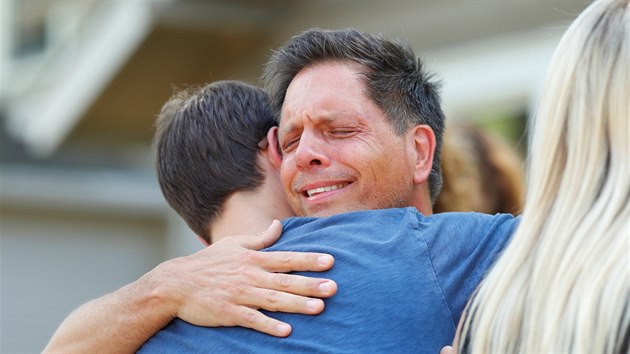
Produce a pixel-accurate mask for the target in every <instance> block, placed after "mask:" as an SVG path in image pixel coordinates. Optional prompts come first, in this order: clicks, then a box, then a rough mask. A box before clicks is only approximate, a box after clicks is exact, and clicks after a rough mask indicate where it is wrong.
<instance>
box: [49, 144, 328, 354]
mask: <svg viewBox="0 0 630 354" xmlns="http://www.w3.org/2000/svg"><path fill="white" fill-rule="evenodd" d="M260 154H261V156H260V158H259V165H260V167H261V168H262V169H263V171H264V172H265V176H267V178H266V179H265V183H264V184H263V185H262V186H261V187H260V188H258V189H257V190H256V192H240V193H235V195H233V196H231V197H230V198H229V199H228V201H227V202H226V205H225V210H224V212H223V213H222V216H221V218H220V219H221V222H217V223H214V224H212V226H211V227H212V236H213V243H212V245H210V246H209V247H207V248H204V249H203V250H201V251H199V252H197V253H194V254H192V255H189V256H186V257H180V258H175V259H172V260H169V261H167V262H164V263H162V264H160V265H158V266H157V267H155V268H154V269H153V270H151V271H149V272H148V273H147V274H145V275H143V276H142V277H141V278H140V279H138V280H136V281H134V282H133V283H130V284H128V285H126V286H124V287H122V288H121V289H119V290H117V291H115V292H113V293H110V294H107V295H105V296H102V297H100V298H98V299H95V300H92V301H90V302H88V303H86V304H84V305H82V306H80V307H79V308H77V309H76V310H74V311H73V312H72V313H71V314H70V315H69V316H68V317H67V318H66V319H65V320H64V321H63V323H62V324H61V325H60V326H59V328H58V329H57V331H56V332H55V334H54V336H53V337H52V338H51V340H50V342H49V343H48V345H47V346H46V348H45V349H44V350H43V352H44V353H132V352H135V351H136V350H137V349H138V348H139V347H140V346H141V345H142V343H144V342H145V341H146V340H147V339H149V338H150V337H151V336H152V335H153V334H155V333H156V332H157V331H159V330H160V329H161V328H162V327H164V326H165V325H166V324H168V322H169V321H170V320H172V319H173V318H175V317H179V318H181V319H183V320H185V321H187V322H190V323H193V324H196V325H199V326H242V327H249V328H252V329H255V330H257V331H260V332H263V333H267V334H270V335H274V336H278V337H285V336H288V335H289V334H290V333H291V326H290V324H287V323H283V322H281V321H278V320H276V319H274V318H272V317H268V316H266V315H264V314H263V313H262V312H260V311H259V310H258V309H266V310H270V311H282V312H294V313H302V314H308V315H314V314H318V313H320V312H321V311H322V310H323V309H324V302H323V301H322V300H321V299H319V297H322V298H325V297H329V296H332V295H334V294H335V292H336V291H337V284H336V283H335V282H334V281H330V280H328V279H318V278H310V277H303V276H298V275H294V274H285V273H290V272H293V271H299V270H304V271H324V270H327V269H330V268H331V267H332V265H333V263H334V259H333V258H332V256H330V255H325V254H318V253H297V252H258V251H257V250H260V249H262V248H264V247H268V246H270V245H272V244H273V243H275V241H276V240H277V239H278V237H279V236H280V232H281V225H280V223H278V222H277V221H275V222H272V221H273V220H274V219H276V218H280V217H283V216H284V214H286V213H287V210H285V207H284V206H285V203H286V202H285V200H284V198H282V197H281V196H282V189H281V188H280V187H279V184H280V183H279V178H278V170H277V168H276V167H274V165H275V164H277V163H274V164H272V163H270V161H269V157H268V155H269V154H268V153H267V149H264V150H261V151H260ZM243 215H249V218H248V219H247V222H243V218H242V216H243ZM270 224H271V226H270V227H268V228H267V229H266V230H265V231H263V232H259V233H254V232H255V230H261V229H264V228H265V227H267V226H268V225H270ZM235 233H236V234H243V235H245V236H228V235H233V234H235Z"/></svg>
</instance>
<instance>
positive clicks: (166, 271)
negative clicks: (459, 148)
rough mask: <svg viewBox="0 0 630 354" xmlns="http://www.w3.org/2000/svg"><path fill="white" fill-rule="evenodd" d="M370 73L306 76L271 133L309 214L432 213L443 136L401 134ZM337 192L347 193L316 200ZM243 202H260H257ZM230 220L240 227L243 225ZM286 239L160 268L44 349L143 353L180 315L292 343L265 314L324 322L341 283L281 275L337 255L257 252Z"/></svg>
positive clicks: (344, 70) (266, 239) (328, 66)
mask: <svg viewBox="0 0 630 354" xmlns="http://www.w3.org/2000/svg"><path fill="white" fill-rule="evenodd" d="M360 68H361V67H360V66H358V64H352V63H348V62H343V63H340V62H332V61H329V62H324V63H319V64H316V65H312V66H309V67H307V68H306V69H304V70H302V71H301V72H300V73H298V75H297V76H296V77H295V78H294V80H293V81H292V83H291V85H290V86H289V89H288V91H287V96H286V98H285V105H284V106H283V109H282V113H281V122H280V127H279V129H276V128H274V129H272V130H271V131H270V132H269V134H268V139H269V148H268V149H265V151H266V150H269V155H268V156H267V158H268V161H269V162H270V164H271V166H273V167H274V168H275V169H278V168H280V171H281V172H280V178H281V182H282V186H283V188H284V190H285V192H286V194H287V199H288V201H289V204H290V206H291V207H292V209H293V211H294V212H296V214H298V215H309V216H328V215H333V214H337V213H342V212H348V211H354V210H365V209H376V208H390V207H405V206H414V207H416V208H417V209H418V210H419V211H420V212H422V213H424V214H425V215H430V214H431V213H432V208H431V200H430V195H429V188H428V181H427V180H428V176H429V173H430V171H431V166H432V162H433V153H434V151H435V136H434V134H433V131H432V130H431V129H430V128H429V127H428V126H424V125H417V126H414V127H411V128H410V129H409V130H408V131H407V132H405V133H404V134H402V135H400V136H398V135H396V134H395V133H394V132H393V130H392V128H391V126H390V125H389V123H388V122H387V120H386V116H385V114H384V113H383V112H382V111H381V110H380V109H379V108H378V107H377V106H376V105H375V104H374V103H373V102H372V101H371V100H370V99H369V98H368V97H367V96H366V95H365V93H364V92H365V90H364V88H365V86H364V84H363V82H362V81H360V79H359V76H358V75H357V74H358V72H359V69H360ZM278 146H280V148H281V150H282V151H278V149H277V147H278ZM266 173H269V171H266ZM273 178H277V177H273ZM331 186H335V187H340V188H338V189H336V190H328V191H324V192H323V193H317V194H315V195H311V196H307V195H306V194H305V193H306V192H307V191H308V190H314V189H317V188H326V187H331ZM272 194H273V193H272ZM264 200H266V201H270V200H272V199H270V198H264ZM237 204H239V205H244V206H249V207H252V206H257V203H252V202H251V201H248V202H246V203H237ZM261 205H262V204H261ZM258 209H260V210H269V209H270V208H269V207H268V206H264V207H260V208H258ZM253 214H255V213H254V212H251V213H243V212H239V213H238V215H250V216H251V215H253ZM238 220H240V219H238ZM230 224H231V225H232V228H233V227H234V225H239V224H241V223H239V222H237V223H232V222H231V223H230ZM267 225H268V223H267ZM279 233H280V230H279V227H278V226H275V228H274V226H272V227H271V230H267V231H266V232H265V233H262V234H261V235H262V240H263V241H261V240H260V239H261V236H260V235H259V236H258V238H256V236H251V234H250V236H246V237H245V238H239V239H237V240H238V241H235V240H233V239H230V238H227V239H226V241H223V240H221V241H219V242H217V243H215V244H213V245H212V246H210V247H208V248H206V249H204V250H203V251H200V252H198V253H196V254H194V255H191V256H188V257H183V258H180V259H177V260H173V261H169V262H166V263H164V264H162V265H160V266H158V267H156V268H155V269H154V270H153V271H151V272H149V273H148V274H147V275H145V276H143V277H142V278H140V279H139V280H138V281H136V282H134V283H132V284H130V285H128V286H126V287H124V288H123V289H120V290H119V291H117V292H115V293H112V294H109V295H106V296H104V297H103V298H100V299H97V300H95V301H94V302H91V303H88V304H86V305H84V306H82V307H81V308H79V309H78V310H77V311H75V312H74V313H73V314H71V315H70V316H69V317H68V319H66V321H64V323H63V324H62V325H61V326H60V328H59V329H58V331H57V333H56V334H55V336H54V337H53V339H52V340H51V343H49V345H48V347H47V348H46V349H45V350H44V351H45V352H98V351H99V350H100V351H106V352H112V351H116V352H132V351H135V350H136V349H137V348H138V347H139V346H140V345H141V344H142V343H143V342H144V341H145V340H146V339H147V338H149V337H150V336H151V335H153V334H154V333H155V332H157V331H158V330H159V329H160V328H161V327H163V326H164V325H166V324H167V323H168V321H170V320H171V319H172V318H174V317H180V318H182V319H184V320H187V321H188V322H192V323H194V324H198V325H202V326H234V325H239V326H244V327H250V328H253V329H256V330H258V331H261V332H264V333H268V334H271V335H275V336H287V335H289V334H290V331H291V328H290V326H288V325H287V324H284V323H281V322H279V321H276V320H273V319H271V318H269V317H266V316H264V315H262V314H261V313H260V312H258V311H256V310H255V309H258V308H262V309H269V310H272V311H283V312H297V313H304V314H316V313H319V312H321V311H322V310H323V302H321V300H319V299H313V298H315V297H328V296H332V295H333V294H334V293H335V292H336V284H335V283H334V282H332V281H329V280H326V279H309V278H304V277H297V276H294V275H290V274H289V275H287V274H277V273H284V272H290V271H296V270H313V271H323V270H326V269H329V268H330V267H331V266H332V263H333V259H332V257H330V256H326V255H317V254H299V253H289V252H277V253H276V252H274V253H272V252H269V253H260V252H256V250H257V249H261V248H263V247H266V246H268V245H270V244H272V243H273V242H275V240H276V239H277V237H278V236H279ZM247 237H249V238H252V237H253V241H251V240H250V239H248V238H247ZM247 240H250V241H247ZM256 240H258V241H256ZM243 242H245V243H243ZM322 256H324V258H321V257H322ZM235 270H237V271H235ZM217 284H218V285H217ZM295 295H297V296H295ZM308 297H310V299H309V298H308ZM104 324H106V325H104ZM86 337H87V338H91V339H90V340H89V341H88V340H86V339H85V338H86Z"/></svg>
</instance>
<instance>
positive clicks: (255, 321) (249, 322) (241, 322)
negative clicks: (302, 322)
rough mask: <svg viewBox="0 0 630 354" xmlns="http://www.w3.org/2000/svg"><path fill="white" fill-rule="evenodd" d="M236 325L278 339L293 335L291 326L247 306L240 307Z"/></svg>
mask: <svg viewBox="0 0 630 354" xmlns="http://www.w3.org/2000/svg"><path fill="white" fill-rule="evenodd" d="M235 324H236V325H237V326H241V327H247V328H251V329H254V330H256V331H258V332H262V333H267V334H269V335H272V336H276V337H286V336H288V335H289V334H291V326H290V325H289V324H287V323H284V322H281V321H278V320H276V319H274V318H271V317H269V316H266V315H265V314H263V313H262V312H260V311H258V310H255V309H252V308H249V307H247V306H240V307H239V309H238V314H237V319H236V321H235Z"/></svg>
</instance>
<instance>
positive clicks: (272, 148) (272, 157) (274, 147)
mask: <svg viewBox="0 0 630 354" xmlns="http://www.w3.org/2000/svg"><path fill="white" fill-rule="evenodd" d="M267 141H269V146H268V147H267V150H268V153H267V158H268V159H269V162H271V164H272V165H273V167H275V168H277V169H280V164H281V163H282V153H281V152H280V147H279V146H280V145H279V144H278V127H271V129H269V131H268V132H267Z"/></svg>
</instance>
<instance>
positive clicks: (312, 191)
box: [306, 183, 346, 197]
mask: <svg viewBox="0 0 630 354" xmlns="http://www.w3.org/2000/svg"><path fill="white" fill-rule="evenodd" d="M345 186H346V184H345V183H344V184H337V185H334V186H326V187H319V188H315V189H309V190H307V191H306V194H308V196H309V197H312V196H314V195H315V194H319V193H324V192H330V191H334V190H337V189H339V188H343V187H345Z"/></svg>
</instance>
